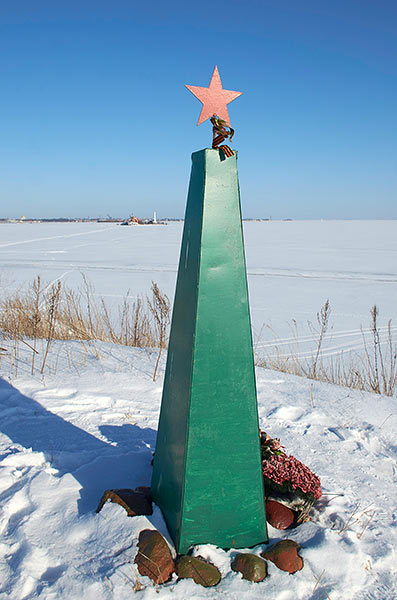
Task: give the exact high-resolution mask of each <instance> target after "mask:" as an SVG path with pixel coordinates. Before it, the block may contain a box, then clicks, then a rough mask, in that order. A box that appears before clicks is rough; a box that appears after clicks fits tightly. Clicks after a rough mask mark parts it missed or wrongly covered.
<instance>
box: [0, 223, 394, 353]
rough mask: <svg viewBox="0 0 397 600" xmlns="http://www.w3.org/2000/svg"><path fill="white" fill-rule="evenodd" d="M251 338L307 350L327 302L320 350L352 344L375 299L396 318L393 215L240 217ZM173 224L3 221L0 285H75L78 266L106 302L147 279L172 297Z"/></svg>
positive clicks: (178, 228)
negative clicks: (369, 217)
mask: <svg viewBox="0 0 397 600" xmlns="http://www.w3.org/2000/svg"><path fill="white" fill-rule="evenodd" d="M243 227H244V237H245V248H246V261H247V273H248V286H249V294H250V306H251V319H252V326H253V332H254V341H255V343H256V345H257V347H258V348H260V347H263V348H269V347H271V346H272V344H273V343H275V342H277V343H278V344H288V343H289V341H291V340H294V341H297V342H299V344H300V349H299V351H300V352H301V353H303V354H304V353H305V352H310V351H311V346H310V344H311V341H312V338H313V336H315V331H314V329H313V326H314V325H315V324H316V314H317V312H319V311H320V309H321V307H322V306H323V305H324V302H325V301H326V300H327V299H329V301H330V305H331V316H330V329H329V336H328V341H327V344H328V347H327V349H324V352H325V353H326V352H328V354H329V355H333V354H335V353H340V352H342V351H343V352H351V351H356V350H358V349H359V348H360V347H361V346H362V336H363V333H362V330H364V332H365V331H367V330H368V327H369V323H370V309H371V307H372V306H373V305H374V304H376V305H377V307H378V310H379V325H380V326H381V327H382V328H383V329H384V330H385V328H386V326H387V323H388V321H389V319H392V325H393V326H394V327H395V326H397V306H396V303H395V298H396V292H397V221H395V220H390V221H382V220H379V221H375V220H373V221H372V220H356V221H353V220H302V221H301V220H292V221H281V220H280V221H277V220H271V221H251V220H249V221H244V224H243ZM182 230H183V222H181V221H175V222H174V221H170V222H168V224H167V225H156V226H150V225H143V226H132V227H121V226H120V225H118V224H114V223H93V222H90V223H87V222H85V223H84V222H83V223H75V222H73V223H17V224H10V223H3V224H1V225H0V285H1V288H2V290H3V293H4V292H5V293H7V292H13V291H16V290H24V289H27V287H28V285H29V284H30V283H31V282H32V281H33V279H34V278H35V277H36V276H37V275H39V274H40V275H41V278H42V280H43V281H44V282H46V284H51V283H53V282H56V281H58V280H60V281H61V282H62V283H63V284H64V285H66V286H68V287H71V288H73V289H77V288H79V287H81V285H82V274H84V275H85V276H86V277H87V279H88V281H89V282H90V283H91V284H92V285H93V287H94V290H95V295H96V296H98V297H103V298H104V299H105V301H106V302H108V303H109V305H110V306H111V307H114V308H115V307H116V306H117V304H118V303H120V302H121V301H122V299H123V298H124V297H125V296H126V295H127V294H129V297H130V298H131V299H132V300H133V299H134V298H136V297H138V296H143V295H146V294H147V293H149V291H150V286H151V282H152V281H155V282H156V283H157V284H158V285H159V288H160V290H161V291H162V292H164V293H166V294H167V295H168V296H169V298H170V299H171V300H172V299H173V295H174V289H175V282H176V274H177V268H178V260H179V249H180V242H181V237H182Z"/></svg>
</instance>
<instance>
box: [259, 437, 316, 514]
mask: <svg viewBox="0 0 397 600" xmlns="http://www.w3.org/2000/svg"><path fill="white" fill-rule="evenodd" d="M260 443H261V456H262V474H263V481H264V486H265V496H266V499H267V500H269V499H271V500H276V501H277V502H280V503H282V504H285V505H286V506H288V508H291V509H292V510H294V511H295V512H296V513H297V519H296V522H297V524H298V523H302V522H303V521H307V520H309V519H310V517H309V512H310V510H311V508H312V507H313V505H314V504H315V502H316V501H317V500H318V499H319V498H321V483H320V478H319V477H317V475H315V474H314V473H313V472H312V471H311V470H310V469H309V468H308V467H306V465H304V464H303V463H301V462H300V461H299V460H298V459H297V458H295V457H294V456H289V455H288V454H286V453H285V452H284V447H283V446H281V444H280V440H279V439H277V438H275V439H272V438H271V437H270V436H269V435H267V433H265V432H264V431H260Z"/></svg>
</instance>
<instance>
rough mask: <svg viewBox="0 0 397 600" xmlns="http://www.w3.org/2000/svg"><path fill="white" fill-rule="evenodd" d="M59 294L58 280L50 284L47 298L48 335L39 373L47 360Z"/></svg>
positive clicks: (56, 314)
mask: <svg viewBox="0 0 397 600" xmlns="http://www.w3.org/2000/svg"><path fill="white" fill-rule="evenodd" d="M60 295H61V282H60V281H58V284H57V285H53V286H51V293H50V295H49V298H48V335H47V345H46V349H45V353H44V358H43V363H42V365H41V370H40V373H41V375H42V374H43V372H44V367H45V364H46V361H47V356H48V352H49V349H50V345H51V342H52V340H53V339H54V333H55V325H56V321H57V316H58V306H59V300H60Z"/></svg>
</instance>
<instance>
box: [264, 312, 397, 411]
mask: <svg viewBox="0 0 397 600" xmlns="http://www.w3.org/2000/svg"><path fill="white" fill-rule="evenodd" d="M330 314H331V307H330V304H329V301H328V300H327V301H326V302H325V304H324V306H323V307H322V309H321V310H320V312H319V313H317V315H316V321H317V326H316V327H313V326H312V325H311V324H309V325H311V329H312V332H313V338H312V340H311V341H312V342H314V350H313V351H312V352H308V353H302V352H301V351H300V338H299V335H298V332H297V330H296V327H295V329H294V331H295V336H294V337H295V339H294V338H291V341H290V342H288V345H287V350H285V346H283V345H284V344H285V342H283V343H282V344H280V346H278V345H277V342H275V343H274V344H269V347H271V352H267V353H263V352H261V353H259V352H256V357H255V364H256V365H257V366H261V367H265V368H268V369H273V370H276V371H281V372H283V373H291V374H293V375H299V376H301V377H307V378H309V379H314V380H317V381H324V382H327V383H334V384H337V385H343V386H345V387H348V388H352V389H359V390H362V391H368V392H375V393H376V394H384V395H385V396H394V395H396V393H397V345H396V343H395V341H394V339H393V331H394V329H395V328H393V327H392V323H391V321H389V322H388V325H387V327H386V328H382V329H381V328H379V326H378V309H377V307H376V306H373V307H372V309H371V311H370V328H369V330H368V331H366V332H364V330H363V329H361V337H362V345H361V349H359V350H358V351H357V352H355V353H351V354H350V355H349V354H348V353H343V350H342V351H340V352H339V353H338V354H335V355H333V356H329V355H327V352H326V351H325V350H324V356H323V345H324V340H325V338H326V335H327V331H328V327H329V320H330ZM368 333H369V334H370V341H368V339H367V335H368ZM306 341H307V340H306ZM259 345H260V344H259ZM281 346H283V348H281ZM312 402H313V399H312Z"/></svg>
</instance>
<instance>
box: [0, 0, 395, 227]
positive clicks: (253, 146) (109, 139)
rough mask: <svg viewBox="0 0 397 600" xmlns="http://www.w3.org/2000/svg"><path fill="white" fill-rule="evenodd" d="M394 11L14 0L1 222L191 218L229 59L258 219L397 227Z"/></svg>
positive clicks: (247, 188) (2, 52)
mask: <svg viewBox="0 0 397 600" xmlns="http://www.w3.org/2000/svg"><path fill="white" fill-rule="evenodd" d="M396 31H397V3H396V1H395V0H389V1H385V0H376V1H374V0H342V1H341V0H333V1H332V2H331V1H330V0H329V1H326V2H324V1H321V0H316V1H314V0H313V1H311V0H310V1H305V0H302V1H300V0H245V1H243V0H240V1H235V0H227V1H225V0H219V1H218V2H212V1H211V2H210V1H207V0H202V1H201V2H197V3H194V2H187V1H184V2H172V1H171V2H164V1H159V0H154V1H150V0H149V1H147V2H135V1H134V0H129V1H128V2H127V1H120V0H113V2H109V1H106V2H103V1H101V0H96V1H95V2H90V1H85V0H80V1H78V2H76V1H75V0H69V1H67V2H66V1H63V0H59V1H54V0H51V1H48V2H45V1H42V0H35V1H33V0H29V1H28V2H20V1H18V0H14V1H11V0H4V1H3V2H2V3H1V4H0V123H1V127H0V216H2V217H10V216H20V215H22V214H24V215H26V216H27V217H29V216H30V217H39V216H43V217H50V216H70V217H72V216H88V215H90V216H106V214H108V213H109V214H111V215H113V216H119V215H125V216H127V215H128V214H129V213H131V212H134V213H135V214H137V215H139V216H145V215H149V214H151V213H152V211H153V210H157V213H158V214H159V215H161V216H170V217H181V216H183V213H184V206H185V201H186V191H187V185H188V180H189V172H190V154H191V152H193V151H196V150H199V149H201V148H203V147H209V146H210V143H211V128H210V124H209V123H208V122H206V123H204V124H202V125H200V126H199V127H196V122H197V118H198V115H199V112H200V108H201V104H200V103H199V102H198V100H196V99H195V98H194V97H193V96H192V95H191V94H190V93H189V92H188V91H187V90H186V89H185V88H184V84H185V83H188V84H192V85H201V86H207V85H208V83H209V79H210V76H211V73H212V70H213V68H214V65H215V64H217V65H218V67H219V70H220V74H221V78H222V83H223V86H224V87H225V88H227V89H232V90H239V91H242V92H243V95H242V96H240V97H239V98H238V99H237V100H235V101H234V102H233V103H231V104H230V105H229V113H230V117H231V122H232V125H233V127H234V128H235V129H236V135H235V138H234V140H233V142H234V143H233V146H234V147H235V148H237V149H238V151H239V174H240V186H241V193H242V204H243V213H244V216H246V217H256V216H258V217H268V216H270V215H271V216H272V217H273V218H275V219H276V218H286V217H290V218H298V219H301V218H311V219H317V218H368V219H371V218H381V219H390V218H393V219H396V218H397V35H396Z"/></svg>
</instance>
